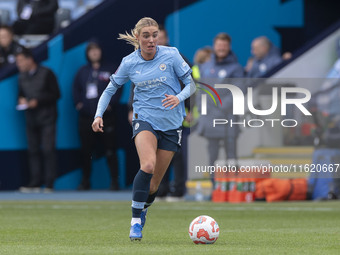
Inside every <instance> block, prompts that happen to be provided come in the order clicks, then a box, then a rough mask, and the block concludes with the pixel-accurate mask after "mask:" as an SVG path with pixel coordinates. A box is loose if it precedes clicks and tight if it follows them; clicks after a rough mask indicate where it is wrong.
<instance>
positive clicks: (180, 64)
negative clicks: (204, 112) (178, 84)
mask: <svg viewBox="0 0 340 255" xmlns="http://www.w3.org/2000/svg"><path fill="white" fill-rule="evenodd" d="M172 49H173V53H174V55H173V58H174V65H173V67H174V71H175V73H176V75H177V77H178V78H179V79H180V80H181V81H182V82H183V83H184V88H183V90H182V91H181V92H180V93H178V94H177V95H168V94H165V99H163V100H162V103H163V106H164V107H169V106H171V108H170V109H173V108H175V107H176V106H177V105H178V104H179V103H180V102H182V101H184V100H185V99H187V98H189V97H190V96H191V95H192V94H193V93H195V91H196V85H195V82H194V80H193V79H192V77H191V72H192V70H191V69H190V67H189V65H188V64H187V62H185V60H184V59H183V58H182V56H181V55H180V54H179V52H178V50H177V49H176V48H172Z"/></svg>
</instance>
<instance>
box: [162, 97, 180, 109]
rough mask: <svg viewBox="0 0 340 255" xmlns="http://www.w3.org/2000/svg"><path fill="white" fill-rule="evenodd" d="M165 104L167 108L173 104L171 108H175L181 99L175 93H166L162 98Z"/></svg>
mask: <svg viewBox="0 0 340 255" xmlns="http://www.w3.org/2000/svg"><path fill="white" fill-rule="evenodd" d="M162 103H163V106H164V107H165V108H167V107H169V106H171V108H170V109H171V110H172V109H174V108H175V107H176V106H177V105H178V104H179V99H178V98H177V97H176V96H174V95H168V94H165V98H164V99H163V100H162Z"/></svg>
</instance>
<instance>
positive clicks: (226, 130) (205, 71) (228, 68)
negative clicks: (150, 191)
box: [196, 33, 244, 181]
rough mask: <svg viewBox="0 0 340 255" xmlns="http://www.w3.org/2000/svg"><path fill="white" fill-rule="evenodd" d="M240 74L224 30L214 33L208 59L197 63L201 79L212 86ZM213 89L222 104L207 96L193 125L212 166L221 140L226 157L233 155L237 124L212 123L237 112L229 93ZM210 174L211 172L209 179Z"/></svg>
mask: <svg viewBox="0 0 340 255" xmlns="http://www.w3.org/2000/svg"><path fill="white" fill-rule="evenodd" d="M242 77H244V71H243V67H242V66H241V65H240V64H239V63H238V60H237V57H236V56H235V54H234V53H233V52H232V50H231V37H230V36H229V35H228V34H226V33H219V34H217V35H216V36H215V38H214V44H213V53H212V54H211V57H210V59H209V60H208V61H207V62H205V63H203V64H202V65H200V78H201V81H202V82H204V83H206V84H209V85H211V86H212V87H214V85H215V84H225V83H229V82H230V81H231V80H230V79H237V78H242ZM236 83H237V82H236ZM235 85H237V84H235ZM217 92H218V94H219V95H220V97H221V101H222V106H221V105H217V106H216V105H214V103H213V101H212V100H207V115H201V116H200V118H199V120H198V124H197V127H196V131H197V133H198V134H199V135H201V136H203V137H205V138H206V139H207V141H208V145H207V146H208V148H207V151H208V154H209V164H210V166H213V165H214V164H215V161H216V160H217V158H218V152H219V148H220V144H223V145H222V146H223V148H224V150H225V153H226V158H227V159H228V160H236V159H237V151H236V142H237V137H238V133H239V128H238V126H235V125H234V126H232V127H231V126H230V125H229V126H228V125H217V126H215V127H213V125H212V123H213V120H214V119H228V120H229V121H230V120H233V121H234V122H236V121H237V116H233V114H232V98H231V94H230V93H228V90H226V89H218V90H217ZM203 93H205V92H203ZM199 102H200V95H199V93H197V103H198V106H199ZM213 177H214V176H213V175H212V176H211V179H212V181H213Z"/></svg>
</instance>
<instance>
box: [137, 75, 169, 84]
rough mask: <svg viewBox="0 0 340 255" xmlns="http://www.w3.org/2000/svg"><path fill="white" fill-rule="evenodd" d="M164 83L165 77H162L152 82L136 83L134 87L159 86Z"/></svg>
mask: <svg viewBox="0 0 340 255" xmlns="http://www.w3.org/2000/svg"><path fill="white" fill-rule="evenodd" d="M165 81H166V77H165V76H162V77H159V78H155V79H152V80H147V81H141V82H136V83H135V85H136V86H147V85H161V84H162V83H164V82H165Z"/></svg>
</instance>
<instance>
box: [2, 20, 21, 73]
mask: <svg viewBox="0 0 340 255" xmlns="http://www.w3.org/2000/svg"><path fill="white" fill-rule="evenodd" d="M22 48H23V47H22V46H21V45H20V44H19V43H17V42H16V41H14V40H13V30H12V28H11V27H10V26H7V25H3V26H1V27H0V67H4V66H6V65H9V64H13V65H14V64H15V54H16V53H17V52H19V51H21V50H22Z"/></svg>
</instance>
